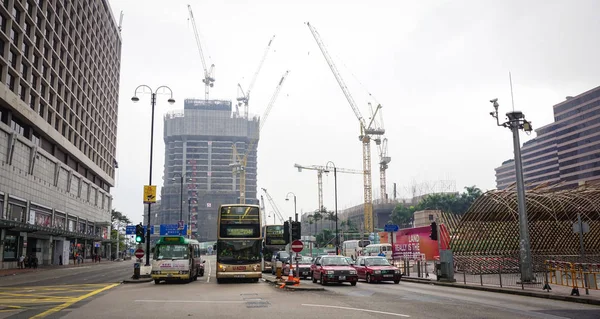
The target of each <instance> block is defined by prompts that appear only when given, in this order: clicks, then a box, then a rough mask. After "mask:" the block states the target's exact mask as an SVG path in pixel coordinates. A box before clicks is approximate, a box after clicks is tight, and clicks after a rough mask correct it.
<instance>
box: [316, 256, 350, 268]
mask: <svg viewBox="0 0 600 319" xmlns="http://www.w3.org/2000/svg"><path fill="white" fill-rule="evenodd" d="M321 265H323V266H346V265H349V264H348V261H347V260H346V258H344V257H323V258H321Z"/></svg>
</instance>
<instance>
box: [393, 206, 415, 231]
mask: <svg viewBox="0 0 600 319" xmlns="http://www.w3.org/2000/svg"><path fill="white" fill-rule="evenodd" d="M415 210H416V209H415V207H414V206H410V207H406V206H404V205H403V204H398V205H397V206H396V207H395V208H394V210H393V211H392V214H391V216H390V217H391V219H392V223H394V224H395V225H398V226H400V228H408V227H410V226H411V225H412V221H413V214H414V212H415Z"/></svg>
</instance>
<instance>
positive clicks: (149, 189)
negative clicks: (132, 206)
mask: <svg viewBox="0 0 600 319" xmlns="http://www.w3.org/2000/svg"><path fill="white" fill-rule="evenodd" d="M148 203H156V185H144V204H148Z"/></svg>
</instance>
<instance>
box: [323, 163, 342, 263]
mask: <svg viewBox="0 0 600 319" xmlns="http://www.w3.org/2000/svg"><path fill="white" fill-rule="evenodd" d="M329 164H331V166H333V184H334V188H335V190H334V192H335V254H336V255H339V253H340V237H339V234H338V207H337V197H338V196H337V167H335V164H334V163H333V162H332V161H329V162H327V164H326V165H325V169H327V168H328V167H329ZM325 172H326V173H329V171H328V170H327V171H325Z"/></svg>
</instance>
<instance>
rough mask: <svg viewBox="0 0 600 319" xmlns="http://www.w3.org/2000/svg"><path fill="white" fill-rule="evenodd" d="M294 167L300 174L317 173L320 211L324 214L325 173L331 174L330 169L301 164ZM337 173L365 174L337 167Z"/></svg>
mask: <svg viewBox="0 0 600 319" xmlns="http://www.w3.org/2000/svg"><path fill="white" fill-rule="evenodd" d="M294 167H295V168H297V169H298V172H302V170H303V169H308V170H313V171H317V183H318V186H319V211H320V212H323V210H324V208H323V173H329V171H330V168H327V167H326V166H318V165H309V166H304V165H300V164H294ZM335 170H336V172H337V173H348V174H363V171H361V170H356V169H348V168H339V167H336V169H335Z"/></svg>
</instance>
